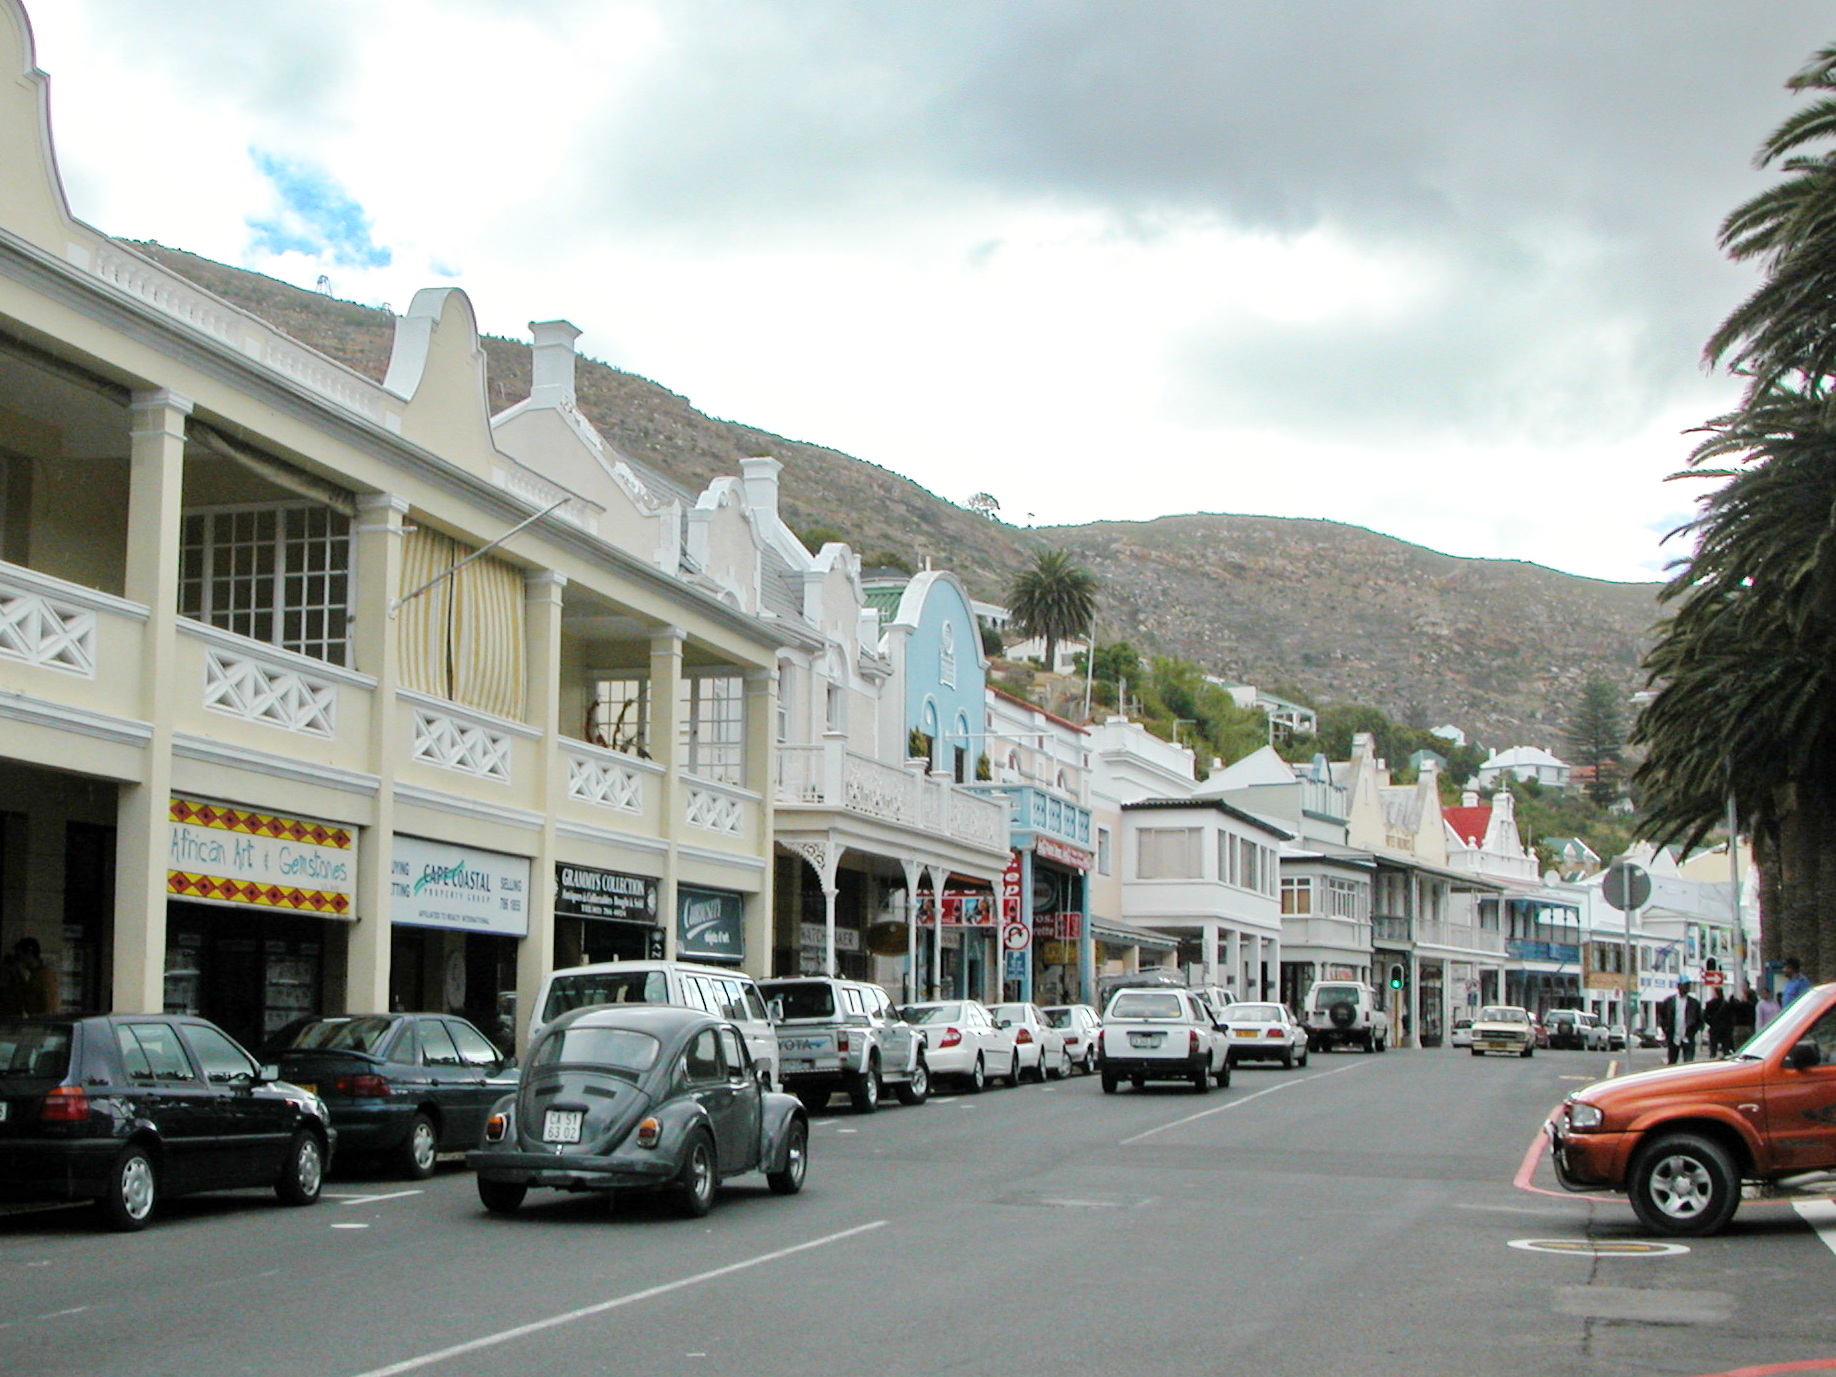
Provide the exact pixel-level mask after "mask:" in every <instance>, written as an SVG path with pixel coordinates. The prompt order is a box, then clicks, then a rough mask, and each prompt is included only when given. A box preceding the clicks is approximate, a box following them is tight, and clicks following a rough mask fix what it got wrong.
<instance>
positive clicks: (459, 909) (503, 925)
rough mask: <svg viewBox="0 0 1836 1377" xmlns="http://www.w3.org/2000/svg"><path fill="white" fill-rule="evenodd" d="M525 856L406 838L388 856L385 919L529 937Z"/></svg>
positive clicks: (399, 837) (408, 924)
mask: <svg viewBox="0 0 1836 1377" xmlns="http://www.w3.org/2000/svg"><path fill="white" fill-rule="evenodd" d="M529 870H530V862H529V858H528V857H527V856H506V855H504V854H503V853H502V852H500V851H481V850H479V849H478V848H477V847H472V846H454V845H452V844H451V843H449V842H437V841H428V840H427V839H426V838H424V837H405V836H402V835H400V834H399V833H398V834H397V835H396V838H395V849H394V851H393V852H392V853H391V854H390V857H389V919H390V921H391V922H395V923H400V924H402V925H403V926H404V927H415V928H453V929H456V930H458V931H460V932H490V933H496V934H498V935H500V936H503V937H527V936H528V935H529V903H528V900H529Z"/></svg>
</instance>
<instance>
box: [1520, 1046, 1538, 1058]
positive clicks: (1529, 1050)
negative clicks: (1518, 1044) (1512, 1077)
mask: <svg viewBox="0 0 1836 1377" xmlns="http://www.w3.org/2000/svg"><path fill="white" fill-rule="evenodd" d="M1517 1055H1518V1056H1520V1057H1525V1058H1529V1057H1534V1056H1535V1055H1536V1048H1534V1047H1526V1048H1524V1050H1523V1051H1521V1052H1519V1053H1518V1054H1517Z"/></svg>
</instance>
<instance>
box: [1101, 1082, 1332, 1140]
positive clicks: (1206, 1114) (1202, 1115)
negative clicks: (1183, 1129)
mask: <svg viewBox="0 0 1836 1377" xmlns="http://www.w3.org/2000/svg"><path fill="white" fill-rule="evenodd" d="M1360 1065H1362V1063H1360V1062H1353V1063H1352V1064H1351V1065H1350V1066H1341V1067H1340V1068H1339V1069H1338V1070H1337V1071H1322V1072H1320V1073H1319V1074H1318V1075H1317V1076H1302V1077H1301V1078H1300V1079H1299V1080H1292V1081H1283V1082H1282V1083H1281V1084H1280V1085H1271V1086H1270V1087H1269V1088H1268V1089H1267V1090H1258V1091H1256V1092H1255V1093H1254V1094H1251V1095H1245V1096H1244V1097H1243V1098H1242V1099H1240V1100H1232V1101H1230V1103H1228V1104H1221V1105H1217V1106H1215V1107H1214V1108H1211V1109H1201V1110H1199V1112H1198V1113H1196V1114H1188V1115H1186V1117H1185V1118H1183V1119H1175V1120H1173V1122H1172V1123H1169V1124H1162V1125H1160V1127H1158V1128H1150V1129H1148V1130H1147V1131H1146V1132H1145V1133H1137V1134H1136V1135H1135V1136H1134V1137H1133V1138H1124V1139H1123V1140H1122V1141H1121V1142H1120V1143H1118V1144H1117V1146H1118V1147H1131V1146H1133V1145H1134V1144H1136V1143H1138V1142H1140V1141H1141V1140H1142V1139H1143V1138H1152V1137H1153V1136H1154V1135H1155V1134H1156V1133H1165V1132H1166V1131H1167V1130H1168V1129H1169V1128H1178V1127H1179V1126H1180V1125H1182V1124H1189V1123H1193V1122H1195V1121H1196V1120H1199V1119H1209V1118H1210V1117H1211V1116H1212V1115H1213V1114H1222V1113H1223V1112H1224V1111H1225V1110H1227V1109H1235V1108H1236V1107H1237V1106H1238V1105H1240V1104H1248V1103H1249V1102H1250V1101H1251V1100H1259V1099H1261V1098H1262V1097H1263V1096H1264V1095H1273V1094H1274V1093H1275V1092H1276V1091H1277V1090H1291V1089H1293V1088H1294V1087H1295V1086H1297V1085H1305V1084H1306V1083H1307V1082H1308V1081H1323V1080H1325V1079H1326V1077H1328V1076H1342V1075H1344V1074H1345V1073H1346V1072H1347V1071H1354V1070H1356V1069H1357V1068H1358V1067H1359V1066H1360Z"/></svg>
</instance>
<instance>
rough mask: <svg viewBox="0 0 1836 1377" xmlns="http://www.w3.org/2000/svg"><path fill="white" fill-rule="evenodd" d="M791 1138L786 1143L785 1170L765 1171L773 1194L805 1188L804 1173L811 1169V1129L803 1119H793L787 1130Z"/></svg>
mask: <svg viewBox="0 0 1836 1377" xmlns="http://www.w3.org/2000/svg"><path fill="white" fill-rule="evenodd" d="M785 1136H786V1137H787V1138H788V1139H789V1141H788V1142H786V1143H785V1145H784V1170H782V1171H768V1172H766V1173H765V1184H766V1185H768V1186H770V1187H771V1193H772V1194H773V1195H795V1194H796V1193H797V1192H798V1191H800V1190H802V1189H803V1177H804V1173H805V1172H807V1171H808V1170H809V1169H810V1130H809V1128H808V1126H807V1125H806V1124H805V1123H804V1122H803V1120H801V1119H792V1120H791V1124H790V1127H789V1128H788V1129H786V1130H785Z"/></svg>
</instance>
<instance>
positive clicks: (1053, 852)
mask: <svg viewBox="0 0 1836 1377" xmlns="http://www.w3.org/2000/svg"><path fill="white" fill-rule="evenodd" d="M1033 854H1034V855H1035V856H1044V857H1045V858H1046V859H1047V860H1048V861H1057V862H1058V863H1059V864H1060V865H1068V866H1070V867H1071V868H1072V869H1073V870H1088V869H1090V866H1091V863H1092V862H1093V861H1094V860H1095V857H1093V856H1092V855H1091V854H1090V853H1089V852H1088V851H1086V850H1084V848H1083V847H1081V846H1073V845H1071V843H1069V842H1061V841H1059V840H1058V838H1056V837H1047V836H1043V835H1039V834H1035V835H1034V837H1033Z"/></svg>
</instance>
